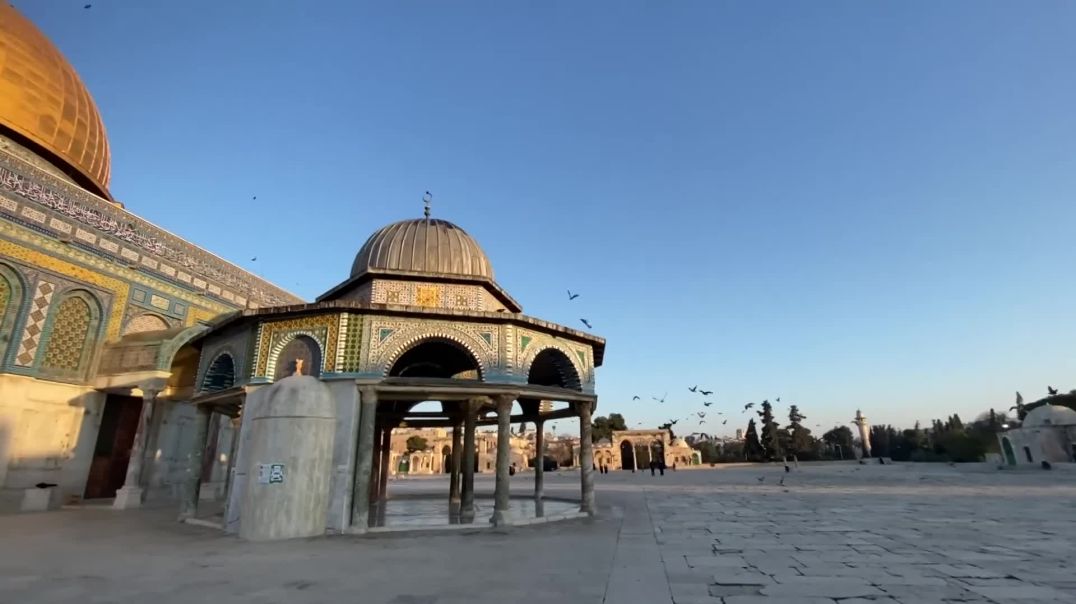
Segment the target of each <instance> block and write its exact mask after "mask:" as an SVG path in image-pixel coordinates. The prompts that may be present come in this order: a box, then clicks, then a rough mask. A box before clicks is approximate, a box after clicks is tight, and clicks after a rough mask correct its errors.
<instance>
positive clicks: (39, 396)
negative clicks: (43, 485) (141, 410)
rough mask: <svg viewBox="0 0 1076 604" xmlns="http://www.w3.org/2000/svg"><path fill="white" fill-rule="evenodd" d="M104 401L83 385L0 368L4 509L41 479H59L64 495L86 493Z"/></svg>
mask: <svg viewBox="0 0 1076 604" xmlns="http://www.w3.org/2000/svg"><path fill="white" fill-rule="evenodd" d="M104 401H105V395H104V394H102V393H99V392H96V391H94V390H92V389H90V388H87V387H85V386H78V385H73V384H63V383H57V382H47V381H43V380H37V379H34V378H32V377H27V376H19V375H10V374H7V375H5V374H0V509H9V508H10V506H11V504H12V503H13V502H14V505H16V506H17V505H18V501H19V500H20V499H21V497H22V489H25V488H29V487H32V486H33V485H34V484H36V483H38V482H49V483H54V484H58V485H60V486H59V491H60V496H61V500H62V501H67V500H69V499H70V498H72V497H75V498H78V497H81V496H82V493H83V491H84V490H85V487H86V478H87V475H88V473H89V469H90V463H91V462H92V461H93V450H94V447H95V445H96V444H97V431H98V429H99V427H100V423H101V414H102V412H103V410H104Z"/></svg>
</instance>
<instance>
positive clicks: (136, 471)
mask: <svg viewBox="0 0 1076 604" xmlns="http://www.w3.org/2000/svg"><path fill="white" fill-rule="evenodd" d="M157 392H158V391H157V390H153V389H149V388H143V389H142V412H141V413H140V414H139V416H138V427H137V428H136V429H135V435H134V443H132V445H131V456H130V458H129V460H128V461H127V476H126V477H125V478H124V480H123V487H121V488H120V489H119V490H118V491H116V499H115V501H113V502H112V507H114V508H116V509H117V510H126V509H129V508H137V507H141V505H142V466H143V462H144V461H145V459H146V444H147V441H148V438H147V436H148V435H149V423H150V418H151V417H152V415H153V401H154V400H155V399H156V398H157Z"/></svg>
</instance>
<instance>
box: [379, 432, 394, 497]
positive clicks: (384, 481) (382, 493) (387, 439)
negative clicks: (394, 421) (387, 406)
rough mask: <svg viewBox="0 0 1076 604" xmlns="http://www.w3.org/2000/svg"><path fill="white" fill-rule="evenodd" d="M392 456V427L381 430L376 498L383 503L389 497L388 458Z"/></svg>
mask: <svg viewBox="0 0 1076 604" xmlns="http://www.w3.org/2000/svg"><path fill="white" fill-rule="evenodd" d="M391 456H392V425H389V424H386V425H385V427H384V428H382V429H381V460H380V461H381V467H380V468H379V469H378V471H377V478H378V481H379V482H378V485H377V498H378V499H379V500H381V501H384V500H385V499H387V498H388V496H389V458H390V457H391Z"/></svg>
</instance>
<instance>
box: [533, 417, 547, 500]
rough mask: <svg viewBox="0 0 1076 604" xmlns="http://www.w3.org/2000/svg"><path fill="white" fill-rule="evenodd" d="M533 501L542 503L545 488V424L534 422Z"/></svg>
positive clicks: (540, 421) (541, 421)
mask: <svg viewBox="0 0 1076 604" xmlns="http://www.w3.org/2000/svg"><path fill="white" fill-rule="evenodd" d="M534 429H535V433H534V500H535V501H538V502H541V501H542V490H543V489H544V488H545V484H544V483H545V422H544V421H543V420H538V421H536V422H534Z"/></svg>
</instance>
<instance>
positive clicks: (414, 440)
mask: <svg viewBox="0 0 1076 604" xmlns="http://www.w3.org/2000/svg"><path fill="white" fill-rule="evenodd" d="M427 447H429V443H427V442H426V439H425V438H422V437H421V436H418V435H415V436H412V437H410V438H408V439H407V452H408V453H414V452H415V451H425V450H426V448H427Z"/></svg>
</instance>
